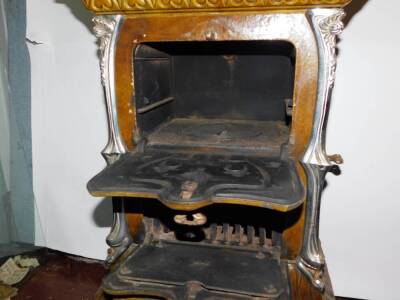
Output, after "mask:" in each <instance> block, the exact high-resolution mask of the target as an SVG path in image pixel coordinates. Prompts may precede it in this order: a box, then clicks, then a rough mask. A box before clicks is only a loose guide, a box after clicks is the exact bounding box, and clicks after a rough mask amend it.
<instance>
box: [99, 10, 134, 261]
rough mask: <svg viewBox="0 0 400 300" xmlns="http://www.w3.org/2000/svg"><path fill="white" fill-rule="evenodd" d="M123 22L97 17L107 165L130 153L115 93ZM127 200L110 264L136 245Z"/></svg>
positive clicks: (114, 232)
mask: <svg viewBox="0 0 400 300" xmlns="http://www.w3.org/2000/svg"><path fill="white" fill-rule="evenodd" d="M122 22H123V17H122V16H121V15H116V16H96V17H94V18H93V23H94V33H95V35H96V36H97V37H98V38H99V39H100V70H101V83H102V85H103V87H104V94H105V98H106V108H107V118H108V131H109V138H108V143H107V145H106V146H105V148H104V149H103V151H102V155H103V157H104V158H105V159H106V161H107V164H112V163H113V162H115V161H116V160H117V159H118V158H119V156H120V155H121V154H123V153H126V146H125V143H124V141H123V139H122V137H121V133H120V130H119V125H118V113H117V96H116V93H115V48H116V47H115V45H116V42H117V39H118V35H119V31H120V28H121V25H122ZM124 205H125V204H124V199H123V198H113V207H114V209H115V208H116V207H118V208H119V209H118V211H115V212H114V213H113V225H112V227H111V231H110V233H109V234H108V236H107V238H106V241H107V244H108V245H109V246H110V249H109V251H108V255H107V258H106V264H107V265H110V264H112V263H114V262H115V261H116V260H117V259H118V257H120V256H121V255H122V254H123V253H124V252H125V251H126V250H127V248H128V247H129V245H130V244H131V243H132V237H131V236H130V234H129V227H128V223H127V221H126V217H125V208H124Z"/></svg>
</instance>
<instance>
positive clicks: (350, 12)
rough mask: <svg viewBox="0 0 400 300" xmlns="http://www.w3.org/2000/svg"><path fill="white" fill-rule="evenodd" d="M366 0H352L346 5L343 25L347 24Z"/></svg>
mask: <svg viewBox="0 0 400 300" xmlns="http://www.w3.org/2000/svg"><path fill="white" fill-rule="evenodd" d="M367 2H368V0H353V2H351V3H350V4H349V5H347V6H346V8H345V11H346V17H345V18H344V20H343V23H344V25H346V26H348V25H349V23H350V21H351V20H352V19H353V17H354V16H355V15H356V14H357V13H358V12H359V11H360V10H361V9H362V8H363V7H364V5H365V4H367Z"/></svg>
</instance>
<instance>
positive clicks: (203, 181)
mask: <svg viewBox="0 0 400 300" xmlns="http://www.w3.org/2000/svg"><path fill="white" fill-rule="evenodd" d="M84 3H85V5H86V6H87V7H88V8H89V9H91V10H93V11H95V12H97V13H99V14H101V15H99V16H96V17H95V18H94V22H95V32H96V35H97V36H98V37H99V38H100V56H101V69H102V82H103V85H104V88H105V95H106V103H107V112H108V121H109V130H110V137H109V142H108V144H107V146H106V148H105V149H104V151H103V155H104V157H105V158H106V160H107V162H108V166H107V167H106V168H105V169H104V170H103V171H101V172H100V173H99V174H98V175H96V176H95V177H94V178H93V179H92V180H90V182H89V183H88V189H89V191H90V193H91V194H92V195H94V196H99V197H111V198H112V199H113V204H114V224H113V227H112V230H111V233H110V234H109V236H108V237H107V243H108V244H109V245H110V250H109V255H108V257H107V261H106V262H107V264H108V265H109V266H110V274H109V275H108V276H107V277H106V278H105V279H104V282H103V284H102V286H101V292H102V297H112V298H118V297H119V298H123V299H126V298H129V299H143V298H146V299H149V298H150V299H249V300H250V299H301V298H299V295H307V296H306V297H307V299H321V297H323V298H327V299H328V298H330V297H331V296H332V293H331V290H330V283H329V276H328V275H327V272H326V270H325V262H324V258H323V254H322V250H321V248H320V243H319V238H318V218H319V205H320V204H319V202H320V196H321V190H322V187H323V179H324V176H325V174H326V173H327V172H328V171H331V170H332V169H333V168H334V167H335V165H336V164H337V163H341V158H340V156H339V155H333V156H328V155H327V154H326V152H325V145H324V140H325V124H326V115H327V109H328V104H329V100H330V93H331V89H332V87H333V82H334V75H335V68H336V61H335V59H336V56H335V37H336V35H337V34H338V33H340V31H341V30H342V26H343V24H342V23H341V19H342V17H343V11H342V9H341V7H343V6H344V5H345V4H347V3H348V1H347V0H333V1H332V0H329V1H328V0H321V1H262V2H261V1H255V2H254V3H253V2H251V3H250V2H246V1H239V2H234V1H230V0H228V1H222V0H217V1H211V2H209V1H205V2H200V1H197V0H194V1H181V2H180V1H174V0H167V1H164V0H156V1H153V2H152V1H144V2H140V1H128V0H126V1H125V0H123V1H100V0H84ZM166 12H168V14H167V13H166Z"/></svg>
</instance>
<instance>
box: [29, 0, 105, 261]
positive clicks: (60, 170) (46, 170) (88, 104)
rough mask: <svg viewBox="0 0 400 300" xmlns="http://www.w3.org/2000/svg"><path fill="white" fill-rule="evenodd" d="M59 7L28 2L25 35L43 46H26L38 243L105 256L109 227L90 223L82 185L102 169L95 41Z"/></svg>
mask: <svg viewBox="0 0 400 300" xmlns="http://www.w3.org/2000/svg"><path fill="white" fill-rule="evenodd" d="M58 2H60V3H57V2H55V1H52V0H28V1H27V5H28V7H27V14H28V33H27V36H28V38H29V39H30V40H33V41H35V42H38V43H42V44H39V45H32V44H28V45H29V51H30V56H31V63H32V140H33V145H32V152H33V153H32V156H33V184H34V193H35V197H36V201H37V205H38V211H39V217H40V223H41V225H42V228H43V232H44V236H45V241H41V243H46V242H47V246H48V247H50V248H53V249H57V250H62V251H65V252H70V253H76V254H79V255H82V256H88V257H96V258H104V257H105V253H106V245H105V242H104V239H105V236H106V234H107V233H108V228H106V227H99V226H98V225H97V224H96V222H95V220H94V216H93V214H94V211H95V208H96V207H97V206H98V205H99V203H100V201H99V199H95V198H93V197H91V196H90V195H89V194H88V192H87V190H86V183H87V181H88V180H89V179H90V178H91V176H93V174H95V173H96V172H98V171H99V170H101V169H102V168H103V167H104V161H103V159H102V157H101V155H100V151H101V150H102V147H103V146H104V145H105V142H106V140H107V129H106V119H105V108H104V100H103V93H102V89H101V86H100V81H99V76H100V74H99V68H98V59H97V56H96V53H97V45H96V44H95V41H96V39H95V37H94V36H93V35H92V34H91V32H90V31H89V29H88V28H87V27H85V25H84V24H83V23H81V22H79V21H78V20H77V19H76V18H75V17H74V15H73V14H72V12H71V10H70V9H69V7H68V6H67V5H65V4H62V3H61V1H58ZM65 2H67V3H68V2H75V3H76V4H80V3H79V2H80V1H65ZM79 6H80V5H79ZM82 10H83V7H82ZM110 207H111V206H108V208H109V212H110V214H111V208H110Z"/></svg>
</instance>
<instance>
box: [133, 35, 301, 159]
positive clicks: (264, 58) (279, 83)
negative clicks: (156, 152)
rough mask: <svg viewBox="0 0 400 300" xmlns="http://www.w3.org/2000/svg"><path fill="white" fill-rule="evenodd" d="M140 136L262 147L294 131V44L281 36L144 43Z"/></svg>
mask: <svg viewBox="0 0 400 300" xmlns="http://www.w3.org/2000/svg"><path fill="white" fill-rule="evenodd" d="M134 57H135V59H134V74H135V77H134V80H135V97H134V101H135V105H136V111H137V125H138V126H137V130H138V132H137V135H139V136H140V137H143V138H146V139H147V141H148V143H149V145H159V146H161V145H169V146H171V145H174V146H177V145H179V146H186V147H187V146H194V147H196V146H199V147H201V146H203V147H213V148H218V147H223V148H229V149H230V150H233V149H246V150H251V149H253V150H254V149H260V148H262V149H263V150H264V151H267V152H270V153H274V154H276V155H279V152H280V147H281V145H282V144H284V143H286V142H287V140H288V135H289V127H290V113H288V110H289V109H290V108H288V105H289V106H290V103H291V99H292V98H293V85H294V83H293V82H294V66H295V51H294V47H293V46H292V44H290V43H288V42H280V41H273V42H268V41H252V42H248V41H247V42H240V41H232V42H164V43H148V44H141V45H139V46H138V47H137V48H136V53H135V56H134Z"/></svg>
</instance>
